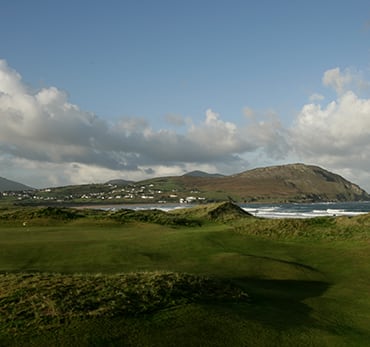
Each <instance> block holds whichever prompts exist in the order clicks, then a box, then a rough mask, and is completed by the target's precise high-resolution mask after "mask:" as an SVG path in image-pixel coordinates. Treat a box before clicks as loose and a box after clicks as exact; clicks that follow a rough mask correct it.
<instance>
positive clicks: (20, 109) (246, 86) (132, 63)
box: [0, 0, 370, 192]
mask: <svg viewBox="0 0 370 347" xmlns="http://www.w3.org/2000/svg"><path fill="white" fill-rule="evenodd" d="M0 5H1V11H0V176H1V177H5V178H8V179H11V180H15V181H18V182H21V183H24V184H27V185H30V186H32V187H35V188H43V187H52V186H61V185H68V184H84V183H92V182H95V183H98V182H106V181H108V180H110V179H117V178H121V179H127V180H135V181H136V180H141V179H145V178H150V177H156V176H170V175H182V174H184V173H186V172H189V171H193V170H202V171H206V172H209V173H222V174H227V175H229V174H235V173H239V172H242V171H245V170H249V169H253V168H256V167H264V166H270V165H281V164H289V163H296V162H302V163H306V164H312V165H318V166H321V167H323V168H325V169H327V170H330V171H333V172H335V173H338V174H340V175H342V176H343V177H345V178H347V179H348V180H350V181H352V182H354V183H356V184H359V185H360V186H361V187H362V188H364V189H366V190H367V191H368V192H370V3H369V1H365V0H352V1H337V0H335V1H333V0H325V1H322V0H311V1H293V0H281V1H275V0H259V1H251V0H244V1H239V0H227V1H226V0H217V1H214V0H212V1H208V0H197V1H194V0H187V1H183V0H181V1H180V0H171V1H169V0H168V1H167V0H156V1H149V0H132V1H131V0H120V1H118V0H109V1H103V0H101V1H97V0H90V1H87V0H85V1H84V0H73V1H72V0H64V1H57V0H34V1H28V0H0Z"/></svg>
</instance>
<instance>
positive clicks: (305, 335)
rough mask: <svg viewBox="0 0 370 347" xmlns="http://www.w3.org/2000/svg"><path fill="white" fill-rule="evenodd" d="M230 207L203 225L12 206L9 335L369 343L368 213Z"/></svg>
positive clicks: (107, 340) (141, 342)
mask: <svg viewBox="0 0 370 347" xmlns="http://www.w3.org/2000/svg"><path fill="white" fill-rule="evenodd" d="M217 207H218V206H215V207H213V208H211V210H207V211H206V213H204V211H203V212H201V211H200V210H199V211H198V212H197V213H196V214H195V215H193V216H192V218H193V219H194V218H195V220H198V221H200V222H201V223H200V224H198V225H193V226H182V225H179V224H177V225H174V224H171V223H170V224H168V223H164V224H161V221H160V220H159V219H158V220H157V219H156V220H155V221H156V222H157V223H154V224H153V220H151V222H150V223H149V222H145V221H143V220H139V219H138V218H133V219H132V220H130V219H127V218H123V219H122V218H121V217H120V218H117V215H116V216H115V217H113V218H111V216H109V213H105V214H102V213H101V212H94V211H89V212H86V214H85V213H82V212H81V211H75V212H73V213H77V214H78V213H79V214H82V215H78V216H77V217H76V218H74V217H73V218H69V217H68V218H67V219H66V218H64V217H63V218H60V219H58V218H56V217H55V213H51V215H49V216H45V215H44V212H42V213H41V215H38V216H36V217H34V218H29V215H28V217H27V218H28V219H27V221H28V222H27V224H26V226H24V225H23V222H24V221H23V220H24V219H25V218H24V217H26V216H27V213H29V212H26V211H23V212H22V211H21V212H17V213H19V214H20V215H21V216H20V217H18V218H13V219H12V218H8V219H5V218H4V219H3V220H2V221H1V222H0V250H1V251H0V273H2V275H1V276H0V345H5V346H7V345H9V346H50V345H53V346H71V345H78V346H122V345H124V346H174V345H176V346H368V345H369V344H370V315H369V313H368V312H370V295H369V290H370V243H369V241H370V238H369V234H368V230H369V225H370V222H369V216H360V217H355V218H348V217H345V218H342V217H340V218H318V219H314V220H261V219H257V218H253V217H246V218H240V219H238V218H235V219H233V220H229V221H226V220H225V218H222V219H221V220H218V221H212V220H211V219H210V218H209V215H210V214H209V212H210V211H213V210H214V208H217ZM49 212H50V211H49ZM54 212H55V211H54ZM69 212H71V211H69ZM4 213H5V212H4ZM6 213H10V211H8V212H6ZM186 213H188V212H186ZM56 214H57V215H58V214H59V212H56ZM67 216H68V215H67ZM207 216H208V217H207ZM8 217H10V215H8ZM126 217H127V216H126ZM182 217H186V216H182ZM190 217H191V216H187V217H186V218H190ZM161 218H162V217H161ZM163 218H164V217H163ZM171 218H173V217H171ZM190 219H191V218H190ZM226 219H227V218H226ZM171 288H172V289H171ZM173 288H175V289H173ZM176 288H177V289H176ZM217 293H218V294H217ZM130 295H133V298H134V299H135V300H136V306H135V304H132V305H129V304H128V301H130V303H131V302H132V300H133V299H132V298H131V296H130ZM138 299H139V300H138ZM135 300H133V301H135ZM53 310H54V311H53ZM36 322H38V323H37V324H36Z"/></svg>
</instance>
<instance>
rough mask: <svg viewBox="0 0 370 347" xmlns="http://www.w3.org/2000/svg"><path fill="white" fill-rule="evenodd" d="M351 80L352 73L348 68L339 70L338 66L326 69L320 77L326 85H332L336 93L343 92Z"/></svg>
mask: <svg viewBox="0 0 370 347" xmlns="http://www.w3.org/2000/svg"><path fill="white" fill-rule="evenodd" d="M351 82H352V74H351V73H350V72H349V70H345V71H344V72H341V71H340V69H339V67H337V68H335V69H331V70H327V71H325V73H324V76H323V78H322V83H323V84H324V86H326V87H332V88H333V89H334V90H335V91H336V92H337V93H338V94H341V93H343V91H344V89H345V87H346V86H347V85H349V84H350V83H351Z"/></svg>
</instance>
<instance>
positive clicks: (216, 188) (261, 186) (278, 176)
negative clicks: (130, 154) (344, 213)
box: [141, 164, 370, 202]
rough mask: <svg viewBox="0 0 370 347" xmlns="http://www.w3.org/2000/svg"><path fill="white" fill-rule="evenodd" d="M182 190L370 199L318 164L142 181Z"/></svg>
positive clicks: (288, 198) (237, 197) (250, 196)
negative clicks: (217, 175) (232, 173)
mask: <svg viewBox="0 0 370 347" xmlns="http://www.w3.org/2000/svg"><path fill="white" fill-rule="evenodd" d="M141 183H142V184H148V183H151V184H154V185H156V186H159V187H161V188H162V189H172V190H176V191H178V192H183V191H187V192H194V191H196V192H199V194H200V195H203V196H206V197H207V198H208V199H209V200H212V199H214V200H225V199H227V198H229V199H232V200H234V201H237V202H244V201H245V202H252V201H253V202H254V201H258V202H266V201H268V202H269V201H275V202H293V201H296V202H301V201H303V202H309V201H356V200H369V199H370V196H369V195H368V194H367V192H365V191H364V190H363V189H361V188H360V187H359V186H357V185H356V184H353V183H351V182H349V181H348V180H346V179H344V178H343V177H341V176H339V175H337V174H334V173H332V172H329V171H327V170H324V169H322V168H320V167H317V166H311V165H304V164H290V165H281V166H272V167H266V168H258V169H254V170H249V171H245V172H242V173H240V174H235V175H231V176H223V177H213V176H212V177H209V176H180V177H178V176H174V177H161V178H155V179H152V180H146V181H143V182H141Z"/></svg>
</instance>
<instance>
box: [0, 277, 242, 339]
mask: <svg viewBox="0 0 370 347" xmlns="http://www.w3.org/2000/svg"><path fill="white" fill-rule="evenodd" d="M247 298H248V295H247V294H246V293H245V292H244V291H243V290H241V289H239V288H237V287H235V286H231V285H230V284H228V283H225V282H222V281H219V280H215V279H211V278H209V277H201V276H195V275H191V274H186V273H173V272H138V273H125V274H115V275H103V274H95V275H87V274H75V275H62V274H46V273H30V274H26V273H23V274H1V275H0V332H1V331H2V332H3V333H4V332H5V333H6V334H14V333H19V332H22V331H26V330H28V329H36V328H37V329H38V330H40V329H50V328H53V327H57V326H59V325H60V324H61V323H64V322H66V321H68V320H71V319H75V318H94V317H95V318H97V317H111V318H114V317H120V316H136V315H139V314H143V313H152V312H155V311H158V310H161V309H164V308H169V307H172V306H176V305H181V304H189V303H192V302H198V301H209V300H211V301H212V300H233V301H245V300H246V299H247Z"/></svg>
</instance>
